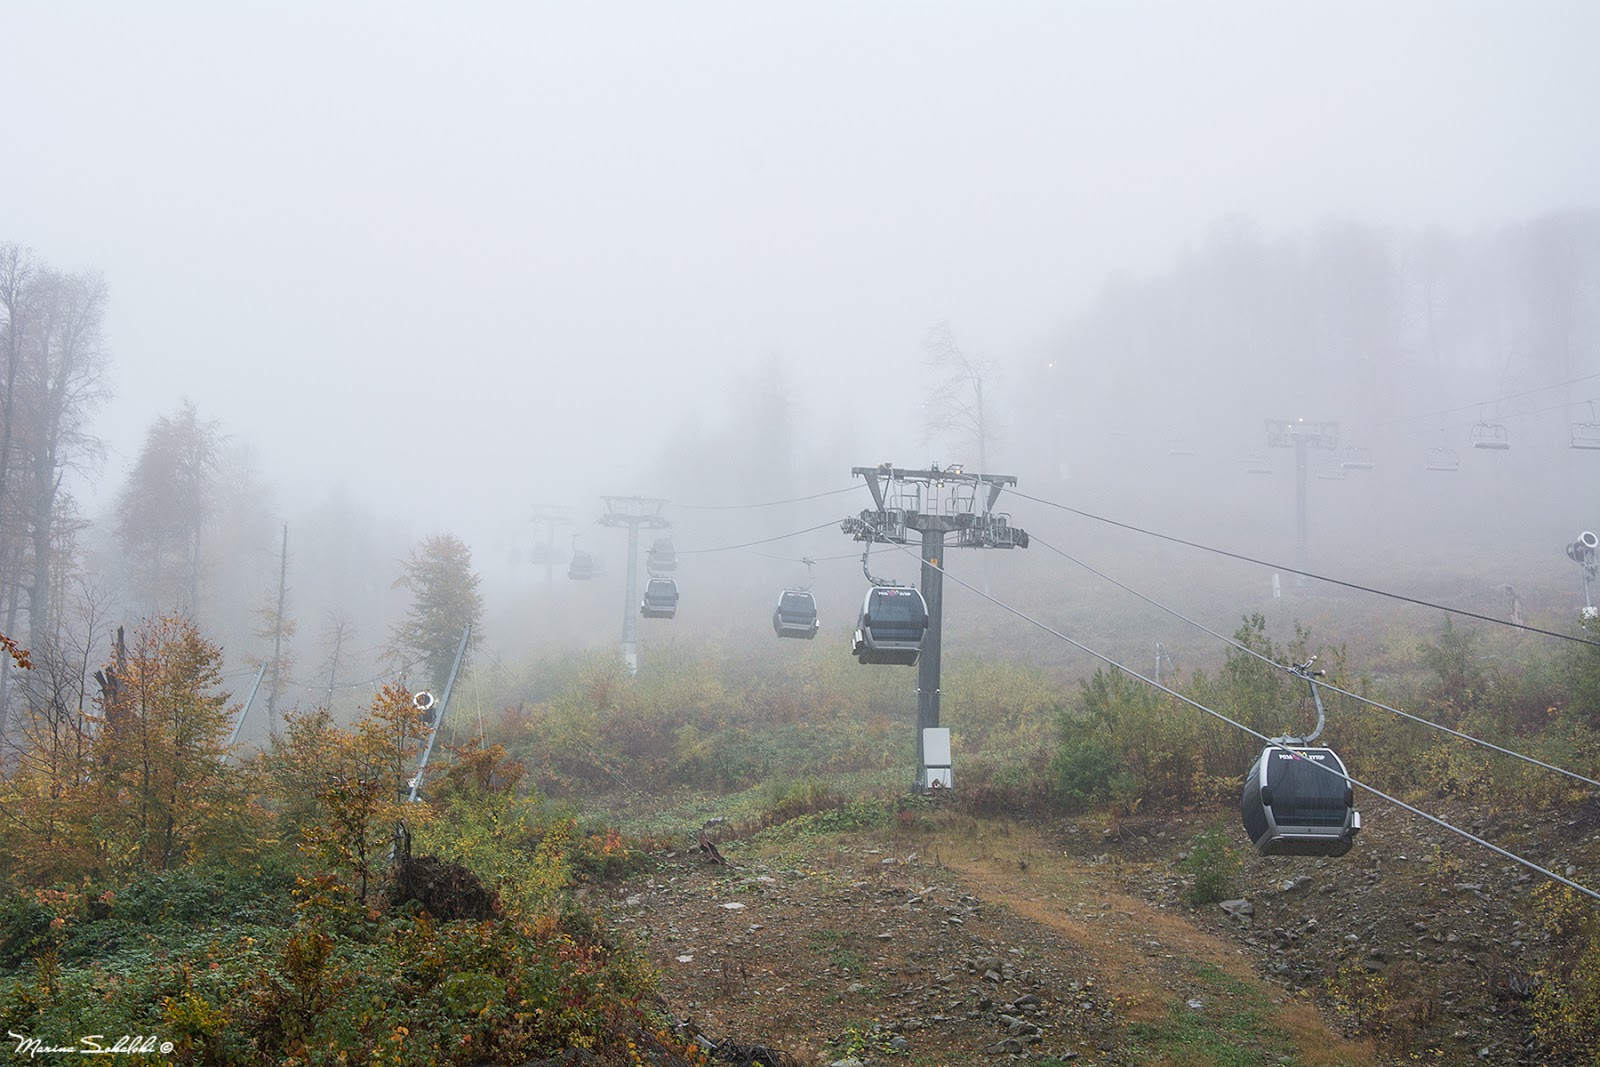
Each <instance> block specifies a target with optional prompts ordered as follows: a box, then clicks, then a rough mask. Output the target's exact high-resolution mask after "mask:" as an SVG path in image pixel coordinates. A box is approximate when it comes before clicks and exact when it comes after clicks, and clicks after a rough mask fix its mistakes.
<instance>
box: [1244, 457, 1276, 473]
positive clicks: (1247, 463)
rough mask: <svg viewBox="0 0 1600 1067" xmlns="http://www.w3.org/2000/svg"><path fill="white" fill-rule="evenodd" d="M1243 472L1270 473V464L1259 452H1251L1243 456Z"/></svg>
mask: <svg viewBox="0 0 1600 1067" xmlns="http://www.w3.org/2000/svg"><path fill="white" fill-rule="evenodd" d="M1244 472H1245V473H1246V474H1271V473H1272V464H1270V463H1268V462H1267V457H1266V456H1265V455H1263V454H1262V453H1260V452H1252V453H1250V454H1249V455H1248V456H1246V457H1245V458H1244Z"/></svg>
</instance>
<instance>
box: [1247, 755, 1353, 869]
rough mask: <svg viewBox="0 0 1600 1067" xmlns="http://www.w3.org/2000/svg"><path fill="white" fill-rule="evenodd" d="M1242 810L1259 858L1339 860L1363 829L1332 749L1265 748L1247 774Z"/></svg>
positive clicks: (1347, 777)
mask: <svg viewBox="0 0 1600 1067" xmlns="http://www.w3.org/2000/svg"><path fill="white" fill-rule="evenodd" d="M1240 808H1241V814H1242V815H1243V817H1244V830H1245V833H1246V834H1248V835H1249V837H1250V843H1251V844H1253V845H1255V847H1256V851H1257V852H1259V853H1261V855H1263V856H1343V855H1344V854H1345V853H1346V852H1349V851H1350V848H1351V846H1352V845H1354V844H1355V838H1356V834H1357V833H1358V832H1360V830H1361V813H1360V812H1358V811H1356V810H1355V807H1354V794H1353V791H1352V789H1351V786H1350V778H1349V773H1348V772H1347V771H1346V770H1345V767H1344V763H1343V761H1341V760H1340V759H1339V756H1338V754H1337V753H1335V752H1334V751H1333V749H1331V748H1296V747H1293V746H1290V747H1283V746H1280V745H1268V746H1267V747H1266V748H1265V749H1263V750H1262V752H1261V757H1260V758H1259V759H1257V760H1256V762H1255V765H1254V766H1252V767H1251V768H1250V771H1249V773H1248V774H1246V775H1245V781H1244V795H1243V796H1242V797H1241V799H1240Z"/></svg>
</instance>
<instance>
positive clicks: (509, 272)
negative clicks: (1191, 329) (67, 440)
mask: <svg viewBox="0 0 1600 1067" xmlns="http://www.w3.org/2000/svg"><path fill="white" fill-rule="evenodd" d="M1597 45H1600V4H1596V3H1594V2H1593V0H1574V2H1570V3H1510V2H1506V3H1495V4H1478V3H1462V2H1449V3H1420V2H1414V3H1393V2H1387V0H1386V2H1380V3H1350V2H1340V3H1321V4H1314V3H1286V2H1272V3H1237V2H1206V3H1193V2H1185V3H1132V2H1127V0H1118V2H1115V3H1110V2H1107V3H1066V2H1057V3H1041V4H1022V3H1009V4H1007V3H965V4H940V3H863V2H854V0H853V2H850V3H819V2H806V3H799V2H795V3H754V2H749V0H740V2H730V3H664V2H663V3H593V2H585V3H560V4H553V3H536V2H534V3H516V4H504V5H485V4H457V3H451V4H443V3H440V4H432V5H423V4H394V3H373V4H348V3H337V2H334V3H327V2H316V3H286V2H275V3H265V2H263V3H212V2H196V3H191V4H176V3H141V2H137V0H117V2H114V3H113V2H107V3H86V2H72V0H47V2H41V3H18V2H16V0H0V72H3V87H0V94H3V98H4V100H5V107H4V110H3V112H0V115H3V117H0V240H10V241H17V242H20V243H23V244H25V245H29V246H32V247H33V248H34V249H35V250H36V251H37V252H38V254H39V255H41V256H42V257H43V258H45V259H47V260H48V261H50V262H51V263H52V264H53V265H55V266H57V267H60V268H64V269H74V270H76V269H83V268H93V269H98V270H100V271H102V272H103V273H104V275H105V277H106V280H107V282H108V284H109V287H110V293H111V308H110V312H109V316H108V320H107V342H108V348H109V350H110V352H111V354H112V357H113V360H114V364H113V366H114V378H115V388H116V393H117V396H116V399H115V401H114V402H113V403H112V404H111V405H109V406H108V407H107V408H106V410H105V411H104V413H103V416H102V417H101V419H100V421H99V426H100V431H101V433H102V435H103V436H104V437H105V438H106V439H107V440H108V442H109V443H110V444H111V446H112V447H113V449H114V451H115V454H114V456H113V458H112V459H111V461H110V463H109V464H108V466H107V470H106V474H105V476H104V479H103V483H104V486H105V487H106V488H107V489H109V490H111V491H114V490H115V488H116V487H117V486H118V485H120V483H121V480H122V477H123V474H124V471H125V468H126V465H127V463H128V461H130V460H131V459H132V457H133V456H134V455H135V454H136V453H137V450H138V447H139V444H140V441H141V439H142V436H143V433H144V430H145V428H146V427H147V426H148V425H149V423H150V422H151V420H153V419H154V418H155V417H156V416H158V415H160V414H164V413H170V412H172V411H173V410H174V409H175V408H176V407H177V405H178V404H179V402H180V398H181V397H183V396H187V397H189V398H191V399H192V400H194V401H195V402H196V403H197V404H198V405H199V407H200V410H201V412H202V414H204V415H207V416H210V417H213V418H216V419H219V420H220V421H221V422H222V423H223V426H224V428H225V429H226V430H227V431H228V432H229V433H231V434H232V435H234V436H235V437H236V438H238V439H240V440H243V441H248V442H250V443H252V444H253V445H254V446H255V448H256V450H257V451H258V453H259V455H260V457H261V460H262V463H263V465H264V467H265V468H266V473H267V475H268V477H269V478H271V479H272V480H274V481H276V482H277V483H279V484H280V485H281V486H283V487H284V489H285V490H286V492H285V495H287V496H294V495H298V494H300V493H303V492H307V491H310V492H316V491H319V490H320V489H321V488H322V487H324V486H327V485H332V484H336V483H341V482H342V483H346V484H348V485H349V486H350V487H351V488H352V490H354V491H356V492H359V493H361V494H362V495H364V496H369V497H371V498H373V499H375V500H383V499H388V500H394V499H403V500H415V501H418V502H425V506H426V507H427V508H428V509H435V508H436V509H437V510H438V512H439V513H440V514H441V515H446V516H455V515H460V516H461V517H462V521H461V523H460V524H459V525H461V526H463V527H465V528H466V529H467V530H469V531H470V530H472V529H478V530H482V529H483V528H484V527H485V525H486V524H490V523H493V522H495V521H498V518H499V517H500V516H503V517H504V519H505V520H506V521H507V522H515V521H518V520H520V519H523V518H525V517H526V515H527V514H528V513H529V512H530V510H531V508H532V506H533V504H536V503H540V502H545V501H551V500H553V501H556V502H561V503H574V504H579V505H582V506H596V505H595V503H594V496H595V495H596V494H599V493H630V492H645V493H648V492H650V491H651V487H649V486H640V485H635V484H632V483H631V481H630V479H632V478H633V476H634V474H633V472H634V471H635V470H636V469H638V468H640V467H642V466H644V465H645V462H644V460H643V459H642V458H640V457H645V456H648V454H649V453H650V452H651V451H652V449H653V447H654V443H653V442H654V441H656V440H658V439H659V438H660V436H661V435H664V434H665V435H670V434H671V433H672V432H674V431H676V430H677V429H678V428H679V426H680V425H681V424H682V422H683V421H684V420H685V419H686V418H687V417H688V416H689V414H690V413H698V414H699V415H700V416H701V417H702V418H703V419H706V420H710V421H712V422H714V421H716V420H717V419H718V418H719V417H720V415H719V411H720V410H722V409H723V408H724V405H725V402H726V400H727V398H728V395H729V394H728V388H729V382H730V381H731V380H735V379H737V377H738V376H739V375H740V374H742V373H747V368H750V367H753V366H755V365H757V364H759V363H760V362H761V361H762V360H764V359H766V358H767V357H768V356H770V355H773V354H776V355H778V356H781V357H782V358H783V359H784V360H785V361H786V362H787V365H788V367H789V369H790V372H791V375H792V376H793V378H794V380H795V383H796V385H797V386H799V388H800V399H801V401H802V404H803V406H804V409H805V410H806V411H807V412H808V413H810V415H811V417H812V419H813V420H814V421H813V422H812V423H811V425H812V426H813V427H814V428H815V429H816V430H817V432H824V431H826V432H835V427H836V426H837V425H838V424H839V421H840V419H841V417H842V416H844V415H852V416H854V417H859V415H860V413H861V412H863V411H866V410H868V403H869V401H870V402H871V403H872V404H873V405H875V406H876V407H878V408H879V409H880V410H882V409H883V407H884V406H885V405H890V406H893V405H895V404H896V403H899V402H904V401H908V402H910V403H912V404H914V403H915V401H916V399H917V397H918V395H919V392H920V387H919V385H918V384H917V382H916V381H915V379H914V377H913V373H914V371H915V369H916V367H917V360H918V357H919V354H920V344H921V341H922V339H923V336H924V334H925V332H926V331H927V329H928V327H929V326H930V325H932V324H933V323H935V322H937V321H939V320H941V319H948V320H950V321H951V323H952V324H953V326H954V328H955V330H956V331H957V334H958V335H959V336H960V337H961V338H962V339H963V340H964V341H965V343H966V344H967V345H968V346H969V347H971V348H973V349H975V350H979V351H981V352H983V353H985V354H988V355H991V356H995V357H999V358H1003V359H1006V358H1034V356H1035V355H1036V354H1040V353H1043V352H1044V351H1046V348H1045V346H1046V345H1047V343H1048V340H1049V338H1050V337H1051V336H1052V334H1053V332H1054V331H1056V330H1057V329H1058V328H1059V327H1060V325H1061V323H1062V322H1063V321H1065V320H1066V319H1068V318H1069V317H1070V316H1071V315H1072V314H1073V313H1074V312H1076V311H1077V310H1079V309H1081V308H1082V307H1083V306H1084V305H1085V303H1086V302H1087V301H1089V300H1090V299H1092V298H1093V296H1094V294H1095V293H1096V291H1097V290H1098V288H1099V287H1100V286H1101V285H1102V284H1103V282H1104V281H1105V279H1106V278H1107V277H1108V275H1109V274H1111V273H1112V272H1116V271H1124V272H1134V273H1155V272H1158V271H1160V270H1162V269H1164V268H1165V266H1166V265H1167V264H1168V263H1169V262H1170V261H1171V260H1172V259H1173V258H1174V257H1176V256H1177V255H1178V254H1179V253H1180V252H1181V251H1182V249H1183V248H1184V247H1185V246H1186V245H1191V244H1193V243H1195V242H1196V241H1198V240H1199V239H1200V238H1202V237H1203V235H1204V233H1205V231H1206V229H1207V227H1208V226H1210V225H1211V224H1212V223H1213V222H1215V221H1216V220H1217V219H1219V218H1221V217H1223V216H1227V215H1230V214H1235V213H1239V214H1244V215H1247V216H1250V217H1251V218H1253V219H1255V220H1257V221H1258V222H1259V223H1260V224H1261V225H1262V227H1263V228H1264V229H1265V230H1266V231H1267V232H1268V233H1286V232H1295V231H1298V230H1301V229H1304V228H1308V227H1311V226H1314V225H1316V224H1317V223H1318V222H1319V221H1323V220H1326V219H1329V218H1351V219H1357V220H1361V221H1372V222H1388V223H1394V224H1397V225H1402V226H1414V225H1419V224H1423V223H1428V222H1439V223H1444V224H1447V225H1451V226H1457V227H1472V226H1476V225H1480V224H1487V225H1494V224H1499V223H1502V222H1506V221H1512V220H1521V219H1526V218H1528V217H1531V216H1533V215H1537V214H1540V213H1543V212H1545V211H1549V210H1552V209H1557V208H1563V207H1573V206H1594V205H1595V203H1596V200H1597V194H1600V62H1597V61H1596V46H1597ZM859 422H860V431H859V432H860V434H861V456H862V462H874V461H876V460H878V459H894V460H896V461H900V462H905V463H907V464H911V463H916V462H920V461H921V460H922V459H923V458H924V457H921V456H919V455H917V454H916V452H917V447H916V446H917V444H918V442H917V441H916V440H915V438H914V437H912V436H906V437H900V436H897V435H895V434H890V435H889V436H888V439H886V436H885V435H886V431H885V430H884V429H883V427H884V426H886V425H888V422H887V421H886V420H883V419H871V418H860V419H859ZM906 426H907V427H908V428H910V427H912V426H914V420H910V419H908V420H907V421H906ZM838 484H840V485H843V484H848V472H846V471H841V472H840V478H839V479H838ZM818 488H831V486H822V487H818ZM718 490H719V487H718V485H717V481H716V476H715V474H714V473H712V474H711V481H710V482H709V484H708V487H707V496H708V497H709V498H713V499H714V498H715V497H716V496H717V495H718ZM80 494H81V495H89V493H88V491H87V490H80ZM437 525H441V526H446V527H448V526H452V525H456V524H454V523H453V522H451V521H450V520H445V521H443V522H440V523H438V524H437Z"/></svg>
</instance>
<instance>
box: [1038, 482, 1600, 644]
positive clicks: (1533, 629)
mask: <svg viewBox="0 0 1600 1067" xmlns="http://www.w3.org/2000/svg"><path fill="white" fill-rule="evenodd" d="M1010 493H1011V494H1012V495H1013V496H1018V497H1021V498H1022V499H1023V500H1031V501H1033V502H1034V503H1036V504H1043V505H1045V506H1046V507H1052V508H1058V509H1060V510H1061V511H1065V512H1069V513H1071V514H1073V515H1078V516H1081V517H1083V518H1085V519H1093V520H1094V521H1096V522H1103V523H1105V524H1106V525H1108V526H1116V527H1118V528H1120V529H1123V530H1129V531H1131V532H1133V533H1139V534H1144V535H1145V536H1147V537H1155V538H1159V539H1160V540H1162V541H1171V542H1172V543H1174V544H1179V545H1185V546H1187V547H1189V548H1198V549H1200V550H1201V551H1202V552H1211V553H1214V554H1216V555H1219V556H1226V557H1228V558H1229V559H1236V560H1240V561H1242V562H1244V563H1253V564H1255V565H1256V566H1258V567H1267V568H1269V569H1271V570H1275V571H1286V572H1288V573H1289V574H1299V575H1302V576H1304V577H1306V578H1313V579H1315V580H1317V581H1319V582H1327V583H1328V584H1329V585H1338V586H1343V587H1344V588H1346V589H1354V590H1357V591H1358V592H1362V593H1372V594H1374V595H1376V596H1382V597H1388V598H1390V599H1391V600H1400V601H1403V602H1405V603H1407V604H1416V605H1418V606H1419V607H1424V608H1432V609H1434V610H1435V611H1443V612H1447V613H1449V614H1451V615H1462V616H1465V617H1467V618H1469V619H1478V620H1480V621H1482V622H1491V623H1494V624H1495V625H1496V626H1507V627H1510V628H1511V629H1513V630H1524V631H1526V632H1528V633H1535V634H1542V635H1544V636H1545V637H1557V638H1560V639H1561V640H1563V641H1572V642H1574V643H1575V644H1580V645H1594V646H1596V647H1600V641H1596V640H1594V639H1592V638H1588V637H1576V636H1574V635H1572V634H1564V633H1559V632H1557V631H1555V630H1544V629H1540V628H1539V627H1537V626H1527V625H1524V624H1523V623H1519V622H1507V621H1506V620H1505V619H1497V618H1495V617H1494V616H1492V615H1481V614H1479V613H1478V612H1475V611H1467V610H1466V609H1465V608H1451V607H1446V606H1445V605H1443V604H1435V603H1433V602H1432V601H1429V600H1419V599H1417V598H1416V597H1409V596H1405V595H1403V594H1401V593H1391V592H1388V591H1387V590H1383V589H1374V588H1373V587H1372V586H1368V585H1359V584H1357V583H1356V582H1346V581H1343V580H1341V579H1339V578H1329V577H1328V576H1326V575H1323V574H1317V573H1315V572H1313V571H1306V570H1300V569H1299V568H1297V567H1290V566H1287V565H1286V564H1282V563H1272V562H1269V561H1267V560H1260V559H1256V558H1255V557H1253V556H1246V555H1243V554H1241V553H1238V552H1230V551H1228V550H1227V549H1224V548H1216V547H1213V546H1211V545H1202V544H1200V543H1199V542H1198V541H1187V540H1185V539H1183V538H1181V537H1175V536H1173V535H1172V534H1164V533H1160V532H1158V531H1156V530H1147V529H1145V528H1144V527H1142V526H1135V525H1133V524H1132V523H1126V522H1119V521H1117V520H1116V519H1111V518H1107V517H1106V516H1104V515H1096V514H1094V513H1093V512H1091V511H1083V510H1081V509H1079V508H1075V507H1072V506H1070V505H1068V504H1058V503H1056V502H1055V501H1054V500H1045V499H1044V498H1042V497H1037V496H1029V495H1028V494H1027V493H1021V492H1018V491H1017V490H1015V489H1012V490H1010Z"/></svg>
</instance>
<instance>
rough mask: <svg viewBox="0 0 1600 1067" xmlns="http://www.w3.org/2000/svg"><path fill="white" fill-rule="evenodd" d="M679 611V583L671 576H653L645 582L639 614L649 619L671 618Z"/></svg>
mask: <svg viewBox="0 0 1600 1067" xmlns="http://www.w3.org/2000/svg"><path fill="white" fill-rule="evenodd" d="M677 613H678V583H677V582H676V581H674V580H673V579H671V578H652V579H650V581H649V582H647V583H646V584H645V587H644V599H643V600H641V601H639V614H641V615H643V616H644V617H645V618H647V619H670V618H672V617H673V616H674V615H676V614H677Z"/></svg>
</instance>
